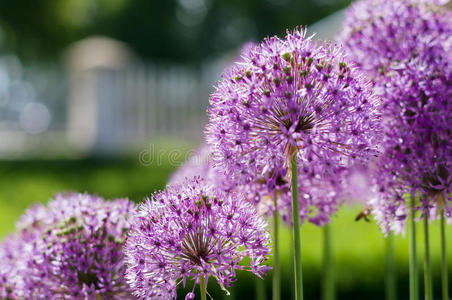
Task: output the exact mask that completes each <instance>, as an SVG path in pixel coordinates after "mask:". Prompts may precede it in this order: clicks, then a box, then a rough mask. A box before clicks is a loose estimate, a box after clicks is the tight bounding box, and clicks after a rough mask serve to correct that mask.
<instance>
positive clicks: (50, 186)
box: [0, 143, 452, 299]
mask: <svg viewBox="0 0 452 300" xmlns="http://www.w3.org/2000/svg"><path fill="white" fill-rule="evenodd" d="M165 145H166V144H165ZM175 148H177V149H180V152H179V153H181V154H184V153H189V149H190V145H188V144H187V145H185V144H184V145H176V144H174V143H173V145H172V146H171V147H167V146H162V147H157V148H156V149H157V150H158V151H157V152H158V153H160V156H161V159H160V160H158V161H157V160H155V161H154V162H153V163H151V164H147V165H145V164H143V163H141V162H140V158H139V157H138V156H130V157H128V158H122V159H114V160H111V159H108V160H106V159H98V158H86V159H81V160H68V159H41V160H37V159H35V160H23V161H0V174H1V180H0V238H1V237H4V236H5V235H6V234H8V233H9V232H11V231H12V230H14V223H15V221H16V220H17V218H18V217H19V216H20V214H22V213H23V211H24V210H25V209H26V207H27V206H29V205H30V204H32V203H35V202H46V201H48V200H49V199H50V198H51V197H52V196H53V195H54V194H55V193H57V192H61V191H78V192H89V193H95V194H98V195H100V196H103V197H106V198H115V197H130V198H131V199H133V200H134V201H136V202H140V201H142V199H144V198H145V197H146V195H149V194H150V193H152V192H153V191H155V190H159V189H162V188H163V187H164V186H165V184H166V181H167V178H168V176H169V175H170V174H171V172H173V171H174V170H175V168H177V166H178V165H179V164H180V163H182V161H183V160H184V159H185V158H186V156H185V155H180V156H179V158H178V159H174V157H173V158H170V157H169V154H170V153H171V151H172V150H170V149H175ZM361 209H362V208H361V207H359V206H347V207H343V208H342V209H341V210H340V211H339V213H338V215H337V216H335V217H334V220H333V222H332V227H331V230H332V237H333V251H334V261H335V265H334V268H335V275H336V279H337V286H336V288H337V292H338V297H337V299H384V268H385V249H386V248H385V247H386V239H385V238H384V237H383V235H382V233H381V232H380V231H379V229H378V228H377V226H376V224H375V222H374V221H371V222H365V221H363V220H361V221H359V222H356V221H355V220H354V219H355V217H356V215H357V214H358V213H359V212H360V210H361ZM438 225H439V224H437V223H436V222H434V223H433V224H432V226H431V250H432V257H433V266H434V272H433V274H434V276H435V278H434V284H435V289H436V294H437V295H440V290H439V288H440V278H439V274H440V273H439V257H440V249H439V226H438ZM421 229H422V227H421V224H418V241H419V263H420V264H419V266H420V269H421V271H422V261H421V258H422V254H423V248H422V246H423V245H422V244H421V243H422V240H423V235H422V232H421ZM280 236H281V239H280V243H281V246H280V247H281V255H282V279H283V280H282V291H283V298H282V299H291V298H292V293H293V289H292V279H291V276H292V268H293V266H292V261H291V245H292V241H291V231H290V230H289V229H288V228H287V227H284V228H282V229H281V232H280ZM448 238H449V239H450V238H452V234H451V232H450V231H449V233H448ZM322 244H323V230H322V229H321V228H318V227H316V226H313V225H304V226H303V228H302V251H303V272H304V274H303V276H304V283H305V293H306V299H319V297H320V280H321V269H322V251H323V250H322V249H323V248H322ZM450 250H451V249H450V248H449V252H448V254H449V262H451V261H452V251H450ZM395 255H396V266H395V268H396V270H397V277H398V278H397V281H398V287H397V288H398V295H399V299H408V238H407V237H403V236H397V237H396V238H395ZM269 264H271V259H270V261H269ZM420 275H421V273H420ZM419 279H420V280H421V281H420V282H422V278H421V277H420V278H419ZM264 282H265V285H266V290H267V299H270V298H271V272H270V273H269V274H268V276H267V277H266V278H265V281H264ZM255 284H256V279H255V277H254V276H253V275H251V274H248V273H247V272H239V275H238V280H237V282H236V283H235V284H234V286H233V288H232V289H231V290H230V292H231V296H225V293H224V292H223V291H221V290H220V289H219V288H218V286H217V285H216V284H215V283H214V282H213V280H211V281H210V284H209V290H210V293H211V294H212V296H213V297H214V299H221V298H222V297H227V299H252V298H254V296H255V290H254V287H255ZM421 285H422V284H421ZM189 290H190V287H187V289H186V290H184V291H180V296H181V298H183V296H184V295H185V294H184V292H187V291H189ZM225 299H226V298H225Z"/></svg>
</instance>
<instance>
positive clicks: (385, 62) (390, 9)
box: [339, 0, 452, 79]
mask: <svg viewBox="0 0 452 300" xmlns="http://www.w3.org/2000/svg"><path fill="white" fill-rule="evenodd" d="M437 2H438V1H433V0H393V1H388V0H360V1H357V2H355V3H353V4H352V5H351V7H350V8H349V9H348V10H347V12H346V17H345V20H344V24H343V28H344V29H343V31H342V33H341V35H340V38H339V39H340V41H341V42H342V43H343V44H344V48H345V49H346V50H347V52H348V53H349V54H350V56H351V58H352V59H353V60H354V62H355V63H356V64H357V65H358V66H359V67H360V68H361V69H363V70H365V71H366V73H367V74H368V75H369V76H370V77H372V78H374V79H375V78H378V77H387V76H390V74H388V73H390V72H391V69H392V65H393V64H397V63H398V62H401V61H406V60H411V59H421V60H423V61H425V62H426V63H431V62H434V61H435V60H437V58H438V57H439V56H441V55H444V54H445V53H444V51H443V49H444V48H445V47H450V45H451V43H452V26H451V22H452V19H451V17H452V13H451V12H450V11H448V10H447V9H446V8H444V7H441V6H439V5H437ZM443 2H444V1H443ZM446 55H449V61H450V57H451V55H452V54H451V53H449V54H447V53H446ZM444 59H445V60H447V58H446V57H444Z"/></svg>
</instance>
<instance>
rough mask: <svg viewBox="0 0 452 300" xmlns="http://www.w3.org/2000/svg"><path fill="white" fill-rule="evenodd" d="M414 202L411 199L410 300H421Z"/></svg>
mask: <svg viewBox="0 0 452 300" xmlns="http://www.w3.org/2000/svg"><path fill="white" fill-rule="evenodd" d="M414 201H415V199H414V198H413V197H411V201H410V215H409V223H410V231H409V232H410V237H409V239H410V300H418V299H419V294H418V293H419V289H418V271H417V254H416V252H417V251H416V224H415V222H414V219H415V215H414Z"/></svg>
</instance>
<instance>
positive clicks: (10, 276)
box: [0, 234, 26, 300]
mask: <svg viewBox="0 0 452 300" xmlns="http://www.w3.org/2000/svg"><path fill="white" fill-rule="evenodd" d="M25 246H26V243H25V241H24V240H23V239H22V238H21V236H20V235H19V234H13V235H10V236H8V237H6V238H5V239H4V240H3V241H2V244H0V299H11V300H13V299H14V300H15V299H24V296H25V295H24V280H23V276H22V274H23V270H24V269H25V265H24V259H23V258H24V253H25V252H26V249H25Z"/></svg>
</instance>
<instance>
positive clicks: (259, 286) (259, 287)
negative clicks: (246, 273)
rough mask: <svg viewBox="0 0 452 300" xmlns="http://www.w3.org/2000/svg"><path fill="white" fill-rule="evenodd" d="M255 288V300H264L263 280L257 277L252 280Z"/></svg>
mask: <svg viewBox="0 0 452 300" xmlns="http://www.w3.org/2000/svg"><path fill="white" fill-rule="evenodd" d="M254 283H255V288H256V299H257V300H265V283H264V280H262V279H260V278H259V277H255V279H254Z"/></svg>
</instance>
